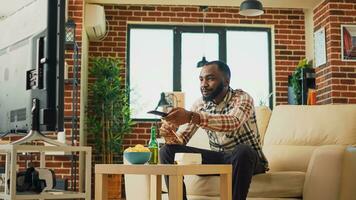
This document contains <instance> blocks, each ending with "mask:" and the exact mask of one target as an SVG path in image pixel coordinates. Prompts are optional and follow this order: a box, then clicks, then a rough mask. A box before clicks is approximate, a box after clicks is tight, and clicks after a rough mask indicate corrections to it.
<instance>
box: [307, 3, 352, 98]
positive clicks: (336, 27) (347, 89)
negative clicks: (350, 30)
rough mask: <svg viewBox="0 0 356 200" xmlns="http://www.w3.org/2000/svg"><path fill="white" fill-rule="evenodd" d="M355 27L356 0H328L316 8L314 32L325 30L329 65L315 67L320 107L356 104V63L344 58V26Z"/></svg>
mask: <svg viewBox="0 0 356 200" xmlns="http://www.w3.org/2000/svg"><path fill="white" fill-rule="evenodd" d="M342 24H344V25H347V24H353V25H356V1H355V0H328V1H324V2H323V3H322V4H320V5H319V6H318V7H317V8H315V9H314V31H316V30H318V29H320V28H322V27H324V28H325V35H326V53H327V63H326V64H325V65H323V66H320V67H318V68H316V74H317V79H316V82H317V99H318V104H331V103H333V104H338V103H349V104H355V103H356V62H346V61H342V59H341V25H342Z"/></svg>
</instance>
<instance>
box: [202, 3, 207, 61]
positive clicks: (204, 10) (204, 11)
mask: <svg viewBox="0 0 356 200" xmlns="http://www.w3.org/2000/svg"><path fill="white" fill-rule="evenodd" d="M206 10H207V8H204V9H203V56H204V57H205V17H206Z"/></svg>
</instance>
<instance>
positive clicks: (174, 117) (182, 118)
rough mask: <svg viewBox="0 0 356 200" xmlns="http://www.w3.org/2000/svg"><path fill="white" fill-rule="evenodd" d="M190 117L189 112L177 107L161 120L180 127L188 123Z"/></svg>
mask: <svg viewBox="0 0 356 200" xmlns="http://www.w3.org/2000/svg"><path fill="white" fill-rule="evenodd" d="M191 115H192V113H191V112H189V111H187V110H185V109H184V108H180V107H177V108H173V109H172V110H171V111H170V112H169V113H168V115H167V116H166V117H164V118H163V119H164V120H165V121H167V122H169V123H172V124H174V125H176V126H180V125H182V124H186V123H189V122H190V119H191Z"/></svg>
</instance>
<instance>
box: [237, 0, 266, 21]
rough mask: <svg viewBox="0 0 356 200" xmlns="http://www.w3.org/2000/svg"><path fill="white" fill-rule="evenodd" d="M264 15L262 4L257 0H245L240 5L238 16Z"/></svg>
mask: <svg viewBox="0 0 356 200" xmlns="http://www.w3.org/2000/svg"><path fill="white" fill-rule="evenodd" d="M263 13H264V11H263V6H262V3H261V2H260V1H258V0H245V1H243V2H242V3H241V5H240V12H239V14H240V15H243V16H248V17H253V16H259V15H262V14H263Z"/></svg>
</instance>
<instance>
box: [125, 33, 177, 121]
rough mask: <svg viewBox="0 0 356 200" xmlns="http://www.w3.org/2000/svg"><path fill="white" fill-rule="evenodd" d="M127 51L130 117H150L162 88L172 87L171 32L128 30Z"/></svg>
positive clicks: (169, 89) (168, 88) (169, 88)
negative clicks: (128, 47)
mask: <svg viewBox="0 0 356 200" xmlns="http://www.w3.org/2000/svg"><path fill="white" fill-rule="evenodd" d="M129 41H130V53H129V63H130V68H129V74H130V76H129V83H130V107H131V109H132V117H133V118H139V119H145V118H150V117H152V116H150V114H147V111H149V110H153V109H154V108H155V107H156V104H157V102H158V100H159V96H160V93H161V92H162V91H172V90H173V86H172V82H173V67H172V64H173V43H172V41H173V31H172V30H164V29H131V30H130V40H129Z"/></svg>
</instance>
